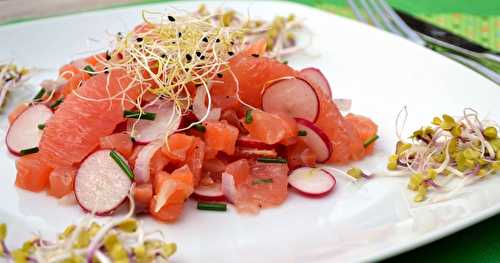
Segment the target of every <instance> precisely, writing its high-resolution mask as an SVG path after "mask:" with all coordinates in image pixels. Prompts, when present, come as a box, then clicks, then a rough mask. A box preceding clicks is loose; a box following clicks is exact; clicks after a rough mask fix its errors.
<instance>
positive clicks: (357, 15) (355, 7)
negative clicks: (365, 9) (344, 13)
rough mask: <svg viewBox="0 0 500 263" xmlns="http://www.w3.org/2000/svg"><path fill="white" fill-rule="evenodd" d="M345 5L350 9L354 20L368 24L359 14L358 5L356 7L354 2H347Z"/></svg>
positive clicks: (350, 0)
mask: <svg viewBox="0 0 500 263" xmlns="http://www.w3.org/2000/svg"><path fill="white" fill-rule="evenodd" d="M347 3H348V4H349V6H350V7H351V9H352V12H353V13H354V15H355V16H356V18H357V19H358V20H359V21H361V22H363V23H366V24H367V23H368V22H367V21H366V18H365V17H364V16H363V15H362V14H361V12H360V11H359V7H358V5H356V3H355V2H354V0H347Z"/></svg>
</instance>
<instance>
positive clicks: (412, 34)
mask: <svg viewBox="0 0 500 263" xmlns="http://www.w3.org/2000/svg"><path fill="white" fill-rule="evenodd" d="M379 2H380V5H381V6H382V8H383V9H384V11H385V12H386V13H387V14H388V15H389V17H390V18H391V20H392V21H393V22H394V23H395V24H396V26H397V27H398V28H399V29H400V30H401V31H403V33H404V34H405V35H406V36H407V37H408V38H409V39H411V41H413V42H415V43H417V44H419V45H421V46H424V45H425V41H424V40H422V38H421V37H420V36H419V35H418V34H417V33H416V32H415V31H413V30H412V29H411V28H410V27H409V26H408V25H407V24H406V23H405V22H404V21H403V19H401V17H399V15H398V14H396V12H395V11H394V9H392V7H391V6H390V5H389V4H387V2H386V1H385V0H379Z"/></svg>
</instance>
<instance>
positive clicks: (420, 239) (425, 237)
mask: <svg viewBox="0 0 500 263" xmlns="http://www.w3.org/2000/svg"><path fill="white" fill-rule="evenodd" d="M187 2H191V3H203V2H207V1H200V0H187V1H185V0H184V1H181V0H167V1H162V0H151V1H148V2H144V3H140V2H132V3H125V4H118V5H114V6H110V7H102V8H101V7H98V8H96V9H89V10H83V11H75V12H68V13H64V14H55V15H49V16H43V17H33V18H32V17H28V18H21V19H14V20H8V21H7V22H5V23H0V29H3V28H6V27H16V26H20V25H25V24H30V23H39V22H46V21H49V22H50V20H51V19H61V18H62V19H64V18H66V17H72V16H78V15H91V14H98V13H105V12H108V11H114V10H122V9H128V8H134V7H146V6H151V5H164V6H168V5H169V4H176V3H187ZM208 2H224V1H208ZM231 2H240V3H254V2H255V1H249V0H236V1H231ZM263 2H271V3H272V2H274V3H277V4H284V5H294V6H300V8H306V9H312V10H315V11H317V12H322V13H324V14H327V15H329V16H334V17H336V18H340V19H344V20H347V21H349V23H356V24H357V26H358V27H359V26H366V27H368V28H370V30H376V31H380V32H379V33H384V34H386V36H385V37H389V36H390V37H394V38H398V37H397V36H395V35H392V34H390V33H387V32H385V31H382V30H379V29H376V28H373V27H370V26H368V25H365V24H363V23H360V22H358V21H356V20H352V19H348V18H345V17H343V16H340V15H337V14H334V13H331V12H327V11H324V10H322V9H319V8H314V7H312V6H309V5H306V4H302V3H297V2H290V1H285V0H272V1H263ZM416 47H420V48H423V47H421V46H419V45H416V44H415V47H414V48H416ZM424 49H425V48H424ZM435 55H437V56H440V55H439V54H435ZM457 64H460V63H457ZM460 65H461V64H460ZM462 66H463V65H462ZM476 74H477V73H476ZM497 214H500V204H497V205H493V206H491V207H488V208H486V209H483V210H481V211H479V212H478V214H476V215H474V216H470V217H467V218H462V219H459V220H457V221H455V222H453V223H452V224H451V225H447V226H443V227H440V228H437V229H435V230H431V231H429V232H426V233H424V234H422V235H418V236H417V237H416V238H415V239H412V240H407V241H406V242H405V243H402V244H400V245H393V246H390V247H388V248H387V249H384V250H381V251H380V252H375V253H369V254H368V255H367V256H364V257H362V258H361V261H363V262H365V261H380V260H384V259H387V258H390V257H393V256H396V255H399V254H403V253H405V252H408V251H410V250H413V249H416V248H419V247H422V246H424V245H427V244H430V243H432V242H434V241H436V240H439V239H442V238H444V237H447V236H450V235H452V234H454V233H457V232H459V231H461V230H464V229H466V228H468V227H470V226H473V225H475V224H477V223H479V222H482V221H484V220H486V219H488V218H490V217H492V216H495V215H497Z"/></svg>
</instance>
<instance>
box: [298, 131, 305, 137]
mask: <svg viewBox="0 0 500 263" xmlns="http://www.w3.org/2000/svg"><path fill="white" fill-rule="evenodd" d="M306 135H307V131H304V130H300V131H299V132H297V136H306Z"/></svg>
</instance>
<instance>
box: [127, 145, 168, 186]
mask: <svg viewBox="0 0 500 263" xmlns="http://www.w3.org/2000/svg"><path fill="white" fill-rule="evenodd" d="M162 146H163V140H156V141H152V142H150V143H149V144H147V145H146V146H144V147H143V148H142V149H141V151H140V152H139V153H138V154H137V159H135V166H134V174H135V181H136V182H137V183H138V184H143V183H147V182H149V179H150V170H149V165H150V162H151V159H152V158H153V156H154V155H155V153H156V152H157V151H158V150H159V149H160V148H161V147H162Z"/></svg>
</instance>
